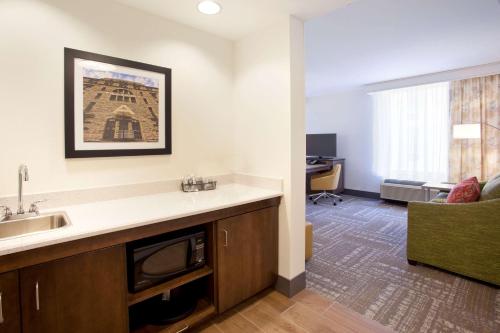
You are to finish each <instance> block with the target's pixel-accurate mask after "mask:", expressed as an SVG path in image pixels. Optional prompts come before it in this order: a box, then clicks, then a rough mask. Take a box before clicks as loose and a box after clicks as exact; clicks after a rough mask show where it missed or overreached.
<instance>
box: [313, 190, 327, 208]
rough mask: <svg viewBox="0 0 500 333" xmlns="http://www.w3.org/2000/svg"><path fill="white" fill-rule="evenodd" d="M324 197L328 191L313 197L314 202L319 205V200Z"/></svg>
mask: <svg viewBox="0 0 500 333" xmlns="http://www.w3.org/2000/svg"><path fill="white" fill-rule="evenodd" d="M324 197H327V194H326V192H321V193H320V194H318V195H316V198H314V199H313V204H315V205H317V204H318V200H319V199H321V198H324Z"/></svg>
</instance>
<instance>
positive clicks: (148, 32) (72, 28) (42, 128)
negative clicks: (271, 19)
mask: <svg viewBox="0 0 500 333" xmlns="http://www.w3.org/2000/svg"><path fill="white" fill-rule="evenodd" d="M0 43H1V44H0V47H1V50H0V51H1V57H2V61H1V62H0V73H2V77H1V79H0V93H1V94H2V95H1V100H2V107H1V109H0V128H1V130H0V151H1V153H0V161H1V163H0V197H1V196H7V195H13V194H14V193H15V191H16V187H17V178H16V176H17V167H18V165H19V164H21V163H26V164H27V165H28V166H29V168H30V175H31V179H30V182H29V183H28V184H27V185H26V190H27V192H28V193H39V192H49V191H58V190H70V189H81V188H92V187H101V186H106V185H117V184H131V183H141V182H149V181H160V180H166V179H174V178H179V177H182V176H183V175H186V174H189V173H196V174H200V175H215V174H225V173H229V172H232V171H235V172H243V173H247V174H253V175H260V176H267V177H277V178H282V179H283V180H284V193H285V195H284V199H283V204H282V206H281V208H280V209H281V211H280V245H279V246H280V261H279V274H280V275H282V276H283V277H285V278H293V277H295V276H296V275H298V274H300V273H302V272H303V271H304V216H305V207H304V206H305V204H304V156H305V138H304V126H305V125H304V122H305V119H304V117H305V116H304V68H303V24H302V22H300V21H299V20H296V19H294V18H286V19H285V18H284V19H283V20H282V21H280V22H277V23H276V24H275V25H274V26H272V27H270V28H269V29H267V30H265V31H259V32H257V33H255V34H252V35H251V36H248V37H247V38H245V39H243V40H241V41H239V42H236V43H233V42H230V41H227V40H224V39H221V38H218V37H215V36H213V35H210V34H207V33H204V32H201V31H198V30H194V29H192V28H188V27H185V26H183V25H179V24H176V23H173V22H169V21H166V20H164V19H160V18H158V17H155V16H152V15H149V14H145V13H143V12H140V11H137V10H135V9H131V8H128V7H125V6H122V5H118V4H113V3H112V2H109V1H99V0H86V1H81V2H77V1H66V0H38V1H35V0H33V1H29V0H0ZM64 47H71V48H75V49H81V50H85V51H90V52H94V53H100V54H106V55H112V56H115V57H122V58H125V59H131V60H136V61H141V62H145V63H151V64H155V65H159V66H165V67H170V68H172V69H173V72H172V76H173V105H172V112H173V119H172V124H173V127H172V130H173V138H172V141H173V154H172V155H171V156H140V157H120V158H92V159H73V160H66V159H64V123H63V119H64V108H63V101H64V96H63V87H64V82H63V77H64V76H63V74H64V73H63V54H64V53H63V49H64Z"/></svg>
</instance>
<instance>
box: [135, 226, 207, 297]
mask: <svg viewBox="0 0 500 333" xmlns="http://www.w3.org/2000/svg"><path fill="white" fill-rule="evenodd" d="M205 257H206V256H205V231H203V230H200V229H194V230H193V229H189V230H188V231H185V230H183V231H180V232H173V233H169V234H165V235H161V236H155V237H152V238H147V239H143V240H142V239H141V240H138V241H134V242H131V243H128V244H127V271H128V274H127V275H128V286H129V290H130V292H138V291H141V290H144V289H147V288H149V287H151V286H154V285H157V284H160V283H162V282H165V281H167V280H170V279H172V278H174V277H177V276H179V275H182V274H184V273H187V272H190V271H193V270H195V269H197V268H200V267H203V266H204V265H205Z"/></svg>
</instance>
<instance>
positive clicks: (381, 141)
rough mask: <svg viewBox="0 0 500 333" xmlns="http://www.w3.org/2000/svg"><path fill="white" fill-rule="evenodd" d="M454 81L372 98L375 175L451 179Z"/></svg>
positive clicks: (396, 91)
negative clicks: (451, 121)
mask: <svg viewBox="0 0 500 333" xmlns="http://www.w3.org/2000/svg"><path fill="white" fill-rule="evenodd" d="M449 96H450V85H449V82H445V83H436V84H428V85H421V86H415V87H409V88H402V89H394V90H386V91H381V92H376V93H373V94H372V97H373V107H374V123H373V126H374V128H373V157H374V169H375V170H374V171H375V173H376V174H377V175H379V176H381V177H383V178H396V179H403V180H420V181H429V182H430V181H432V182H442V181H447V180H448V150H449V144H448V143H449Z"/></svg>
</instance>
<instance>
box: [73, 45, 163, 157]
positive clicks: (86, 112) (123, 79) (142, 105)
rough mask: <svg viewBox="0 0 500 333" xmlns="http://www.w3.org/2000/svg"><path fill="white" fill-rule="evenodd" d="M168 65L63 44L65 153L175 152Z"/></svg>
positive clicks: (121, 154)
mask: <svg viewBox="0 0 500 333" xmlns="http://www.w3.org/2000/svg"><path fill="white" fill-rule="evenodd" d="M171 87H172V76H171V70H170V69H169V68H164V67H159V66H154V65H148V64H144V63H140V62H136V61H131V60H125V59H119V58H114V57H109V56H104V55H100V54H95V53H90V52H84V51H79V50H74V49H69V48H65V49H64V104H65V141H66V142H65V147H66V158H76V157H104V156H134V155H162V154H171V153H172V147H171V145H172V139H171V133H172V119H171V117H172V115H171V108H172V106H171V104H172V103H171V99H172V91H171V90H172V88H171Z"/></svg>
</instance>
